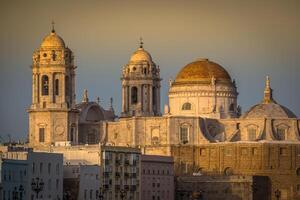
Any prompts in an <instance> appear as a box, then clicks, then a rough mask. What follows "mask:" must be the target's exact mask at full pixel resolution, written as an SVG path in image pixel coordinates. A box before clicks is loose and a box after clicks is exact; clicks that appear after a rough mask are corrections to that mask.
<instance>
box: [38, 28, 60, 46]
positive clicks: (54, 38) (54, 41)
mask: <svg viewBox="0 0 300 200" xmlns="http://www.w3.org/2000/svg"><path fill="white" fill-rule="evenodd" d="M41 47H47V48H49V47H62V48H65V42H64V41H63V39H62V38H61V37H59V36H58V35H57V34H56V32H55V31H52V32H51V33H50V35H48V36H46V37H45V38H44V39H43V42H42V44H41Z"/></svg>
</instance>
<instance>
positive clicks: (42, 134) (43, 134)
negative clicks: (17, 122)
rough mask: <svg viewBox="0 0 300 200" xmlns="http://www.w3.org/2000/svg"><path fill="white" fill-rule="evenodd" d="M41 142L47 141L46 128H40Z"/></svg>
mask: <svg viewBox="0 0 300 200" xmlns="http://www.w3.org/2000/svg"><path fill="white" fill-rule="evenodd" d="M39 142H45V128H39Z"/></svg>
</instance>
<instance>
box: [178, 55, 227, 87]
mask: <svg viewBox="0 0 300 200" xmlns="http://www.w3.org/2000/svg"><path fill="white" fill-rule="evenodd" d="M212 78H215V79H216V80H223V81H231V77H230V75H229V74H228V72H227V71H226V70H225V69H224V68H223V67H222V66H221V65H219V64H217V63H214V62H212V61H210V60H208V59H199V60H196V61H194V62H192V63H189V64H187V65H186V66H185V67H183V68H182V69H181V70H180V72H179V73H178V74H177V76H176V79H175V82H176V83H194V82H208V81H209V82H211V79H212Z"/></svg>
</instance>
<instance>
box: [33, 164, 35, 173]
mask: <svg viewBox="0 0 300 200" xmlns="http://www.w3.org/2000/svg"><path fill="white" fill-rule="evenodd" d="M32 173H33V174H34V173H35V163H32Z"/></svg>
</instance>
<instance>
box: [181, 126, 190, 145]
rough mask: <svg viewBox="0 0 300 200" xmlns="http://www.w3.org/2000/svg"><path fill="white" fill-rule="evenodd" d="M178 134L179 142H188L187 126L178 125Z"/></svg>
mask: <svg viewBox="0 0 300 200" xmlns="http://www.w3.org/2000/svg"><path fill="white" fill-rule="evenodd" d="M179 136H180V138H179V139H180V143H181V144H187V143H188V142H189V129H188V127H187V126H182V127H180V133H179Z"/></svg>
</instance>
